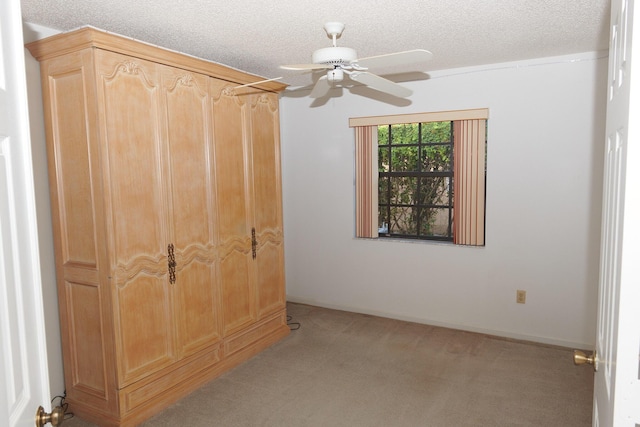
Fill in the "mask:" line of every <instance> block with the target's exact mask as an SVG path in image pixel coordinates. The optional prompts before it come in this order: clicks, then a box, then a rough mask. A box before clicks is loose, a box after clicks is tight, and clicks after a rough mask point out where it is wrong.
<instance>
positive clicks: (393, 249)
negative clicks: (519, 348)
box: [281, 52, 607, 348]
mask: <svg viewBox="0 0 640 427" xmlns="http://www.w3.org/2000/svg"><path fill="white" fill-rule="evenodd" d="M430 74H431V78H430V79H428V80H423V81H419V82H412V83H404V84H405V85H406V86H408V87H410V88H412V89H413V90H414V95H413V96H412V97H411V102H410V103H408V104H409V105H391V104H389V103H385V102H380V101H373V100H371V99H369V98H367V97H364V96H357V95H353V94H350V93H348V92H347V91H344V94H343V96H342V97H335V98H331V99H330V100H329V101H328V102H326V104H324V105H321V106H317V107H311V106H310V105H311V99H310V98H307V97H300V96H287V95H284V96H283V97H282V100H281V127H282V129H281V141H282V169H283V197H284V223H285V253H286V278H287V295H288V299H289V300H290V301H295V302H304V303H309V304H314V305H319V306H325V307H332V308H339V309H345V310H350V311H356V312H362V313H369V314H377V315H382V316H387V317H392V318H398V319H405V320H412V321H417V322H421V323H428V324H435V325H443V326H449V327H454V328H459V329H464V330H471V331H478V332H486V333H490V334H495V335H500V336H505V337H512V338H521V339H527V340H533V341H538V342H544V343H551V344H559V345H564V346H568V347H581V348H589V347H591V346H592V345H593V344H594V340H595V317H596V316H595V315H596V303H597V287H598V271H599V268H598V265H599V243H600V205H601V193H602V188H601V187H602V184H601V177H602V163H603V146H604V144H603V142H604V119H605V96H606V77H607V57H606V52H604V53H584V54H578V55H572V56H566V57H554V58H543V59H539V60H532V61H523V62H517V63H508V64H494V65H490V66H485V67H476V68H467V69H455V70H447V71H441V72H434V73H430ZM293 95H299V94H295V93H294V94H293ZM481 107H488V108H489V110H490V112H489V114H490V118H489V125H488V126H489V128H488V157H487V162H488V165H487V168H488V172H487V210H486V246H485V247H483V248H468V247H459V246H454V245H451V244H437V243H428V242H413V243H409V242H401V241H389V240H377V241H376V240H365V239H355V238H354V185H353V175H354V171H353V163H354V158H353V139H354V132H353V129H350V128H349V127H348V118H349V117H359V116H368V115H384V114H402V113H412V112H425V111H442V110H457V109H465V108H481ZM517 289H523V290H526V291H527V301H526V304H524V305H522V304H516V290H517Z"/></svg>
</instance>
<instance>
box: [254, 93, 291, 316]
mask: <svg viewBox="0 0 640 427" xmlns="http://www.w3.org/2000/svg"><path fill="white" fill-rule="evenodd" d="M251 158H252V175H253V214H254V226H255V229H256V241H257V254H256V260H255V261H256V292H257V302H258V317H259V318H260V317H263V316H265V315H267V314H270V313H272V312H274V311H276V310H279V309H282V308H283V307H284V306H285V286H284V245H283V233H282V185H281V177H280V133H279V117H278V95H277V94H275V93H264V94H261V95H254V96H252V98H251Z"/></svg>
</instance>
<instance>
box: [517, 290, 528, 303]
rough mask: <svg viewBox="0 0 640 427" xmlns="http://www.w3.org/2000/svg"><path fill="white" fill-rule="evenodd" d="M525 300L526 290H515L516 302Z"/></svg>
mask: <svg viewBox="0 0 640 427" xmlns="http://www.w3.org/2000/svg"><path fill="white" fill-rule="evenodd" d="M526 301H527V291H521V290H517V291H516V302H517V303H518V304H524V303H525V302H526Z"/></svg>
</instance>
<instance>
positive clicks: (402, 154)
mask: <svg viewBox="0 0 640 427" xmlns="http://www.w3.org/2000/svg"><path fill="white" fill-rule="evenodd" d="M417 169H418V147H393V148H391V171H393V172H406V171H415V170H417Z"/></svg>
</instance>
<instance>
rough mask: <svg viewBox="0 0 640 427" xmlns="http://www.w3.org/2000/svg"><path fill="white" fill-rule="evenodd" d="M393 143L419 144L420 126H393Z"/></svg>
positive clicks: (411, 124)
mask: <svg viewBox="0 0 640 427" xmlns="http://www.w3.org/2000/svg"><path fill="white" fill-rule="evenodd" d="M391 143H392V144H417V143H418V124H417V123H407V124H399V125H391Z"/></svg>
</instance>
